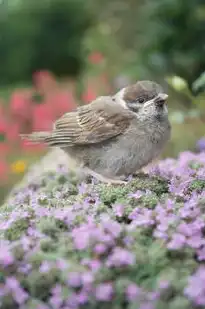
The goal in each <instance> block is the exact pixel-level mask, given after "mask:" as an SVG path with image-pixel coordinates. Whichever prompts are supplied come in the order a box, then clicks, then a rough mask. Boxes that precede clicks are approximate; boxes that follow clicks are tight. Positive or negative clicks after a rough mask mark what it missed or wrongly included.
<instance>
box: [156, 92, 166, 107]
mask: <svg viewBox="0 0 205 309" xmlns="http://www.w3.org/2000/svg"><path fill="white" fill-rule="evenodd" d="M167 98H168V94H166V93H159V94H158V96H157V97H156V98H155V99H154V102H155V103H156V105H158V106H163V105H164V103H165V101H166V100H167Z"/></svg>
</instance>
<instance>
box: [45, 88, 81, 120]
mask: <svg viewBox="0 0 205 309" xmlns="http://www.w3.org/2000/svg"><path fill="white" fill-rule="evenodd" d="M48 103H49V105H50V108H51V109H52V111H53V113H54V117H55V119H57V118H59V117H60V116H62V115H63V114H64V113H67V112H70V111H72V110H74V109H75V108H76V103H75V99H74V97H73V94H72V93H71V92H69V91H63V90H62V91H58V92H56V93H54V94H53V95H51V96H50V98H48Z"/></svg>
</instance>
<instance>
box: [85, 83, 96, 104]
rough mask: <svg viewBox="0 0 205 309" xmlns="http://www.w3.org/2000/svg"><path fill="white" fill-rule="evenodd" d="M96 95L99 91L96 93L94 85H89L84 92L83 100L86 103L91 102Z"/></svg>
mask: <svg viewBox="0 0 205 309" xmlns="http://www.w3.org/2000/svg"><path fill="white" fill-rule="evenodd" d="M96 97H97V93H96V91H95V89H94V88H93V86H91V85H88V86H87V88H86V90H85V91H84V93H83V94H82V101H83V102H84V103H89V102H91V101H93V100H94V99H96Z"/></svg>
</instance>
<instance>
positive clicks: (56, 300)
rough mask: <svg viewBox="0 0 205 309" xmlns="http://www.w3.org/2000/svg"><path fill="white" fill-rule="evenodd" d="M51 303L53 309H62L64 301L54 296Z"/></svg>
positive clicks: (50, 300)
mask: <svg viewBox="0 0 205 309" xmlns="http://www.w3.org/2000/svg"><path fill="white" fill-rule="evenodd" d="M49 303H50V304H51V306H52V308H53V309H59V308H61V305H62V303H63V299H62V297H61V296H59V295H53V296H51V297H50V299H49Z"/></svg>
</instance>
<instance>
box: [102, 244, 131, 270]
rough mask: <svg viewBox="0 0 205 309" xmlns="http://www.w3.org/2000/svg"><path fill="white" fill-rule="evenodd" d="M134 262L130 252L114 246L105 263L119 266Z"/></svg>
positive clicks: (109, 265) (110, 265)
mask: <svg viewBox="0 0 205 309" xmlns="http://www.w3.org/2000/svg"><path fill="white" fill-rule="evenodd" d="M133 264H135V256H134V254H133V253H132V252H130V251H128V250H126V249H123V248H120V247H116V248H114V249H113V251H112V253H111V255H110V256H109V257H108V259H107V262H106V265H107V266H108V267H112V266H114V267H120V266H128V265H133Z"/></svg>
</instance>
